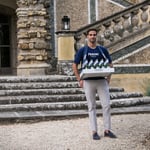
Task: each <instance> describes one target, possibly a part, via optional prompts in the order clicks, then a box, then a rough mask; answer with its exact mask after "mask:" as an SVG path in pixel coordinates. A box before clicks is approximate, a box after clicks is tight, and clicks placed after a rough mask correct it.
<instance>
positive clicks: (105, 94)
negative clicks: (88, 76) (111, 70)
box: [83, 79, 111, 132]
mask: <svg viewBox="0 0 150 150" xmlns="http://www.w3.org/2000/svg"><path fill="white" fill-rule="evenodd" d="M83 88H84V91H85V96H86V99H87V103H88V112H89V120H90V126H91V130H92V131H96V132H97V117H96V93H97V94H98V96H99V99H100V101H101V106H102V112H103V120H104V129H105V130H110V129H111V119H110V95H109V86H108V83H107V80H105V79H100V80H84V83H83Z"/></svg>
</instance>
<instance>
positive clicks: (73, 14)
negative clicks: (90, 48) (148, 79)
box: [56, 0, 123, 31]
mask: <svg viewBox="0 0 150 150" xmlns="http://www.w3.org/2000/svg"><path fill="white" fill-rule="evenodd" d="M96 7H97V10H98V11H97V13H98V14H97V16H98V18H97V20H100V19H102V18H105V17H107V16H109V15H112V14H113V13H116V12H118V11H121V10H122V9H123V8H121V7H119V6H117V5H115V4H113V3H110V2H109V1H106V0H98V5H97V6H96ZM88 13H89V12H88V0H82V1H81V0H75V1H74V0H56V23H57V24H56V30H57V31H58V30H61V19H62V17H63V16H69V18H70V19H71V20H70V23H71V30H77V29H79V28H81V27H83V26H85V25H87V24H88V23H89V22H88V20H89V17H90V16H89V14H88Z"/></svg>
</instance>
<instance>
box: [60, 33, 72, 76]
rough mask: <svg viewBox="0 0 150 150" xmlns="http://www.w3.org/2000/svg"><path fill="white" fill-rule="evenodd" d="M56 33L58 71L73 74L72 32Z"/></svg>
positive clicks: (63, 73)
mask: <svg viewBox="0 0 150 150" xmlns="http://www.w3.org/2000/svg"><path fill="white" fill-rule="evenodd" d="M57 34H58V38H57V39H58V72H59V74H62V75H73V71H72V63H73V59H74V54H75V50H74V32H71V31H62V32H61V31H60V32H57Z"/></svg>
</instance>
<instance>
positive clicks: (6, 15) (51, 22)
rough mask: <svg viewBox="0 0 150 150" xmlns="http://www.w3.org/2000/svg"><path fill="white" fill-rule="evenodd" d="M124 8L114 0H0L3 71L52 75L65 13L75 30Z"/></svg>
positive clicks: (0, 60)
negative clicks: (58, 34)
mask: <svg viewBox="0 0 150 150" xmlns="http://www.w3.org/2000/svg"><path fill="white" fill-rule="evenodd" d="M128 2H129V3H130V4H131V3H132V2H134V3H137V2H139V1H137V0H130V1H128ZM126 4H128V3H127V1H126ZM125 7H127V5H126V6H125V5H124V6H123V5H121V4H118V3H117V2H115V1H111V0H82V1H81V0H76V1H74V0H1V1H0V74H1V75H45V74H51V73H52V72H53V71H55V69H56V65H57V36H56V34H55V32H56V31H58V30H61V19H62V17H63V16H65V15H67V16H69V18H70V19H71V21H70V24H71V29H70V30H76V29H79V28H80V27H82V26H85V25H87V24H90V23H93V22H95V21H96V20H99V19H102V18H105V17H107V16H109V15H111V14H112V13H116V12H117V11H121V10H123V9H124V8H125Z"/></svg>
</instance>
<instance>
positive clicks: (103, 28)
mask: <svg viewBox="0 0 150 150" xmlns="http://www.w3.org/2000/svg"><path fill="white" fill-rule="evenodd" d="M90 28H96V29H97V30H98V36H97V43H98V44H101V45H104V46H106V47H111V48H112V47H113V45H115V44H116V43H117V42H120V41H121V40H123V39H125V38H127V37H129V36H132V35H133V34H137V32H140V31H141V33H142V32H143V31H144V30H147V29H148V30H149V28H150V1H149V0H146V1H144V2H142V3H139V4H137V5H134V6H132V7H129V8H127V9H125V10H123V11H122V12H118V13H116V14H114V15H112V16H109V17H107V18H104V19H102V20H100V21H97V22H95V23H93V24H90V25H87V26H85V27H83V28H80V29H78V30H77V31H76V33H75V36H74V37H75V50H78V49H79V48H80V47H82V46H84V45H85V44H86V31H87V30H88V29H90ZM143 36H144V34H143ZM146 36H148V35H146Z"/></svg>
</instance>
